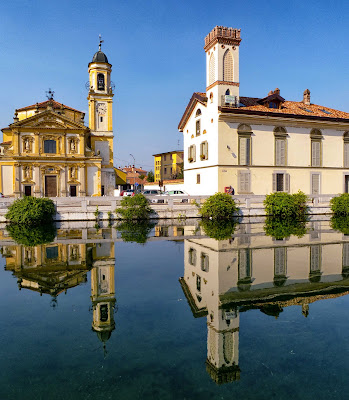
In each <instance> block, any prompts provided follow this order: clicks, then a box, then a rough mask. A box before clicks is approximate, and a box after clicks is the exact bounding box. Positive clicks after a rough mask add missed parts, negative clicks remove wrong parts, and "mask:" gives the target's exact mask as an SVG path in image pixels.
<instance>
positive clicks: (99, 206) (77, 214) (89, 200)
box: [0, 195, 336, 222]
mask: <svg viewBox="0 0 349 400" xmlns="http://www.w3.org/2000/svg"><path fill="white" fill-rule="evenodd" d="M334 196H336V195H316V196H311V197H310V201H309V203H308V206H309V213H310V214H313V215H325V214H331V209H330V204H329V202H330V199H331V198H332V197H334ZM207 197H208V196H178V197H174V196H152V197H149V200H150V201H156V203H154V202H152V203H151V208H152V209H153V214H152V215H151V218H154V219H181V218H182V219H184V218H198V217H199V216H200V215H199V205H200V204H202V203H203V202H204V201H205V199H206V198H207ZM233 197H234V199H235V200H236V203H237V205H238V207H239V209H240V212H239V215H240V216H243V217H261V216H265V209H264V206H263V200H264V199H265V196H254V195H251V196H240V195H239V196H233ZM121 199H122V198H121V197H106V196H103V197H56V198H52V200H53V202H54V203H55V206H56V210H57V213H56V215H55V217H54V220H55V221H92V220H96V214H97V212H98V219H99V220H108V219H109V218H110V216H111V218H112V219H118V215H117V213H116V212H115V210H116V208H117V207H119V206H120V202H121ZM13 201H14V199H13V198H1V199H0V222H5V221H6V218H5V214H6V213H7V210H8V207H9V205H10V204H11V203H12V202H13ZM110 213H111V214H110Z"/></svg>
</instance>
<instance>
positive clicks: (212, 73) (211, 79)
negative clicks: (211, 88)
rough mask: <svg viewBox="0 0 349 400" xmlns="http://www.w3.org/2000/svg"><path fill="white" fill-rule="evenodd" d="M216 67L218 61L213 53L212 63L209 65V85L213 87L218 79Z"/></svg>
mask: <svg viewBox="0 0 349 400" xmlns="http://www.w3.org/2000/svg"><path fill="white" fill-rule="evenodd" d="M215 66H216V60H215V57H214V54H213V53H212V54H211V57H210V62H209V65H208V70H209V77H208V84H209V85H211V84H212V83H213V82H215V81H216V77H215V72H216V71H215V70H216V68H215Z"/></svg>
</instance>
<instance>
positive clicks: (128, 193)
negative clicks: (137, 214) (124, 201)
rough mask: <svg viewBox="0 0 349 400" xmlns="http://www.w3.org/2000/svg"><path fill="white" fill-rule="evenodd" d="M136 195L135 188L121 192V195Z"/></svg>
mask: <svg viewBox="0 0 349 400" xmlns="http://www.w3.org/2000/svg"><path fill="white" fill-rule="evenodd" d="M134 195H135V191H134V190H133V189H127V190H123V191H122V192H121V193H120V196H122V197H124V196H134Z"/></svg>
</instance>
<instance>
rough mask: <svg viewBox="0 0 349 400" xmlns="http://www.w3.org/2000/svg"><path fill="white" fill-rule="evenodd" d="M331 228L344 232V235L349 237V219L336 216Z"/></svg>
mask: <svg viewBox="0 0 349 400" xmlns="http://www.w3.org/2000/svg"><path fill="white" fill-rule="evenodd" d="M331 228H332V229H334V230H336V231H340V232H342V233H343V234H344V235H349V217H348V216H345V217H343V216H338V215H334V216H333V217H332V218H331Z"/></svg>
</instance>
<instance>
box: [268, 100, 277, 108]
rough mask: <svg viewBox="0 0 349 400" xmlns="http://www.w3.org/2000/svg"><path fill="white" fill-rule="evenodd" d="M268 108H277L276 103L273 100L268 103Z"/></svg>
mask: <svg viewBox="0 0 349 400" xmlns="http://www.w3.org/2000/svg"><path fill="white" fill-rule="evenodd" d="M269 108H278V106H277V104H276V103H275V102H274V101H271V102H270V103H269Z"/></svg>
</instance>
